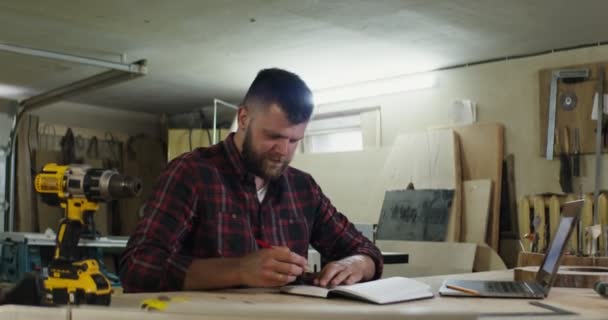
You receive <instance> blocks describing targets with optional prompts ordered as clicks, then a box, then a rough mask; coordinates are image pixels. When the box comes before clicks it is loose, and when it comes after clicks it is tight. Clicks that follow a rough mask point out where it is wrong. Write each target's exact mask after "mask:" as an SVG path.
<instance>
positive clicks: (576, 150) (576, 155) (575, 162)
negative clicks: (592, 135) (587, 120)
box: [572, 128, 581, 177]
mask: <svg viewBox="0 0 608 320" xmlns="http://www.w3.org/2000/svg"><path fill="white" fill-rule="evenodd" d="M578 131H579V130H578V128H574V146H573V150H572V152H573V155H572V175H573V176H575V177H580V176H581V142H580V138H579V132H578Z"/></svg>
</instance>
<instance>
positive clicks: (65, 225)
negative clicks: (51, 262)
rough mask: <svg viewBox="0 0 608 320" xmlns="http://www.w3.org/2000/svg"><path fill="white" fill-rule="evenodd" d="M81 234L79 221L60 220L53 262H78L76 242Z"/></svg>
mask: <svg viewBox="0 0 608 320" xmlns="http://www.w3.org/2000/svg"><path fill="white" fill-rule="evenodd" d="M81 232H82V222H80V221H79V220H70V219H66V218H64V219H62V220H61V224H60V225H59V232H57V240H56V242H57V243H56V246H55V260H64V261H69V262H73V261H76V260H78V259H79V258H80V257H79V256H78V241H80V233H81Z"/></svg>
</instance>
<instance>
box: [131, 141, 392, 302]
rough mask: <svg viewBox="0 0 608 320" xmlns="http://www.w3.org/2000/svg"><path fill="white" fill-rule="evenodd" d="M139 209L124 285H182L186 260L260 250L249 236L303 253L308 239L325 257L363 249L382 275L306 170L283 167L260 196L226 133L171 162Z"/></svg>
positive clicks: (370, 248) (374, 253)
mask: <svg viewBox="0 0 608 320" xmlns="http://www.w3.org/2000/svg"><path fill="white" fill-rule="evenodd" d="M143 213H144V216H143V219H142V220H141V221H140V222H139V224H138V226H137V228H136V230H135V232H134V234H133V235H131V238H130V239H129V242H128V244H127V248H126V250H125V251H124V253H123V255H122V258H121V272H120V275H121V280H122V285H123V288H124V291H125V292H142V291H177V290H181V289H182V287H183V283H184V276H185V273H186V270H187V269H188V267H189V266H190V264H191V263H192V260H193V259H197V258H216V257H242V256H244V255H246V254H248V253H251V252H254V251H256V250H258V249H259V248H258V246H257V245H256V242H255V239H262V240H265V241H266V242H268V243H269V244H271V245H277V246H287V247H289V248H290V249H291V250H292V251H294V252H295V253H297V254H299V255H301V256H303V257H306V256H307V255H308V245H309V244H311V245H312V246H313V247H314V248H315V249H316V250H317V251H319V252H320V253H321V255H322V256H323V257H324V258H325V259H327V260H337V259H341V258H344V257H347V256H350V255H354V254H364V255H368V256H369V257H371V258H372V259H373V261H374V263H375V264H376V273H375V275H374V278H379V277H380V275H381V274H382V256H381V254H380V251H379V250H378V249H377V248H376V247H375V246H374V245H373V244H372V243H371V242H370V241H369V240H368V239H367V238H365V237H364V236H363V235H362V234H361V233H360V232H358V231H357V230H356V229H355V228H354V226H353V225H352V224H351V223H350V222H349V221H348V220H347V218H346V217H345V216H344V215H342V214H341V213H339V212H337V211H336V208H335V207H334V206H333V205H332V204H331V202H330V201H329V199H328V198H327V197H326V196H325V195H324V194H323V192H322V191H321V188H320V187H319V186H318V185H317V184H316V182H315V181H314V180H313V178H312V177H311V176H310V175H309V174H307V173H304V172H302V171H300V170H297V169H294V168H291V167H289V168H288V169H287V170H286V171H285V172H284V173H283V175H282V176H281V177H280V178H279V179H278V180H276V181H274V182H271V183H269V184H268V190H267V193H266V196H265V198H264V200H263V201H262V202H261V203H260V202H259V201H258V198H257V193H256V187H255V183H254V176H253V175H252V174H251V173H249V172H247V171H246V170H245V168H244V167H243V163H242V160H241V156H240V154H239V152H238V151H237V149H236V146H235V145H234V141H233V135H230V136H229V137H228V138H227V139H226V140H224V141H223V142H220V143H219V144H217V145H214V146H212V147H209V148H198V149H196V150H194V151H192V152H189V153H186V154H184V155H182V156H180V157H178V158H176V159H174V160H173V161H171V163H170V164H169V165H168V167H167V169H166V170H165V171H164V172H163V173H162V174H161V176H160V178H159V181H158V184H157V186H156V189H155V191H154V192H153V195H152V197H151V198H150V199H149V200H148V201H147V202H146V204H145V205H144V207H143ZM209 272H213V270H209Z"/></svg>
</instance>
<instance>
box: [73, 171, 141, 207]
mask: <svg viewBox="0 0 608 320" xmlns="http://www.w3.org/2000/svg"><path fill="white" fill-rule="evenodd" d="M83 189H84V194H85V196H86V197H87V199H89V200H90V201H111V200H115V199H122V198H130V197H134V196H138V195H139V194H140V193H141V189H142V184H141V180H139V179H137V178H133V177H129V176H123V175H121V174H119V173H118V172H117V171H114V170H104V169H89V170H88V171H87V174H86V175H85V176H84V183H83Z"/></svg>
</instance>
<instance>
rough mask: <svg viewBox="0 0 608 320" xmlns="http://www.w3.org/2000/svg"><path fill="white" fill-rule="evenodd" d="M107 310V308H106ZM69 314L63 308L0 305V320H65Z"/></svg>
mask: <svg viewBox="0 0 608 320" xmlns="http://www.w3.org/2000/svg"><path fill="white" fill-rule="evenodd" d="M106 310H107V308H106ZM69 314H70V312H69V310H68V309H66V308H65V307H64V308H49V307H34V306H21V305H0V319H14V320H30V319H32V320H33V319H44V320H65V319H70V316H69Z"/></svg>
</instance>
